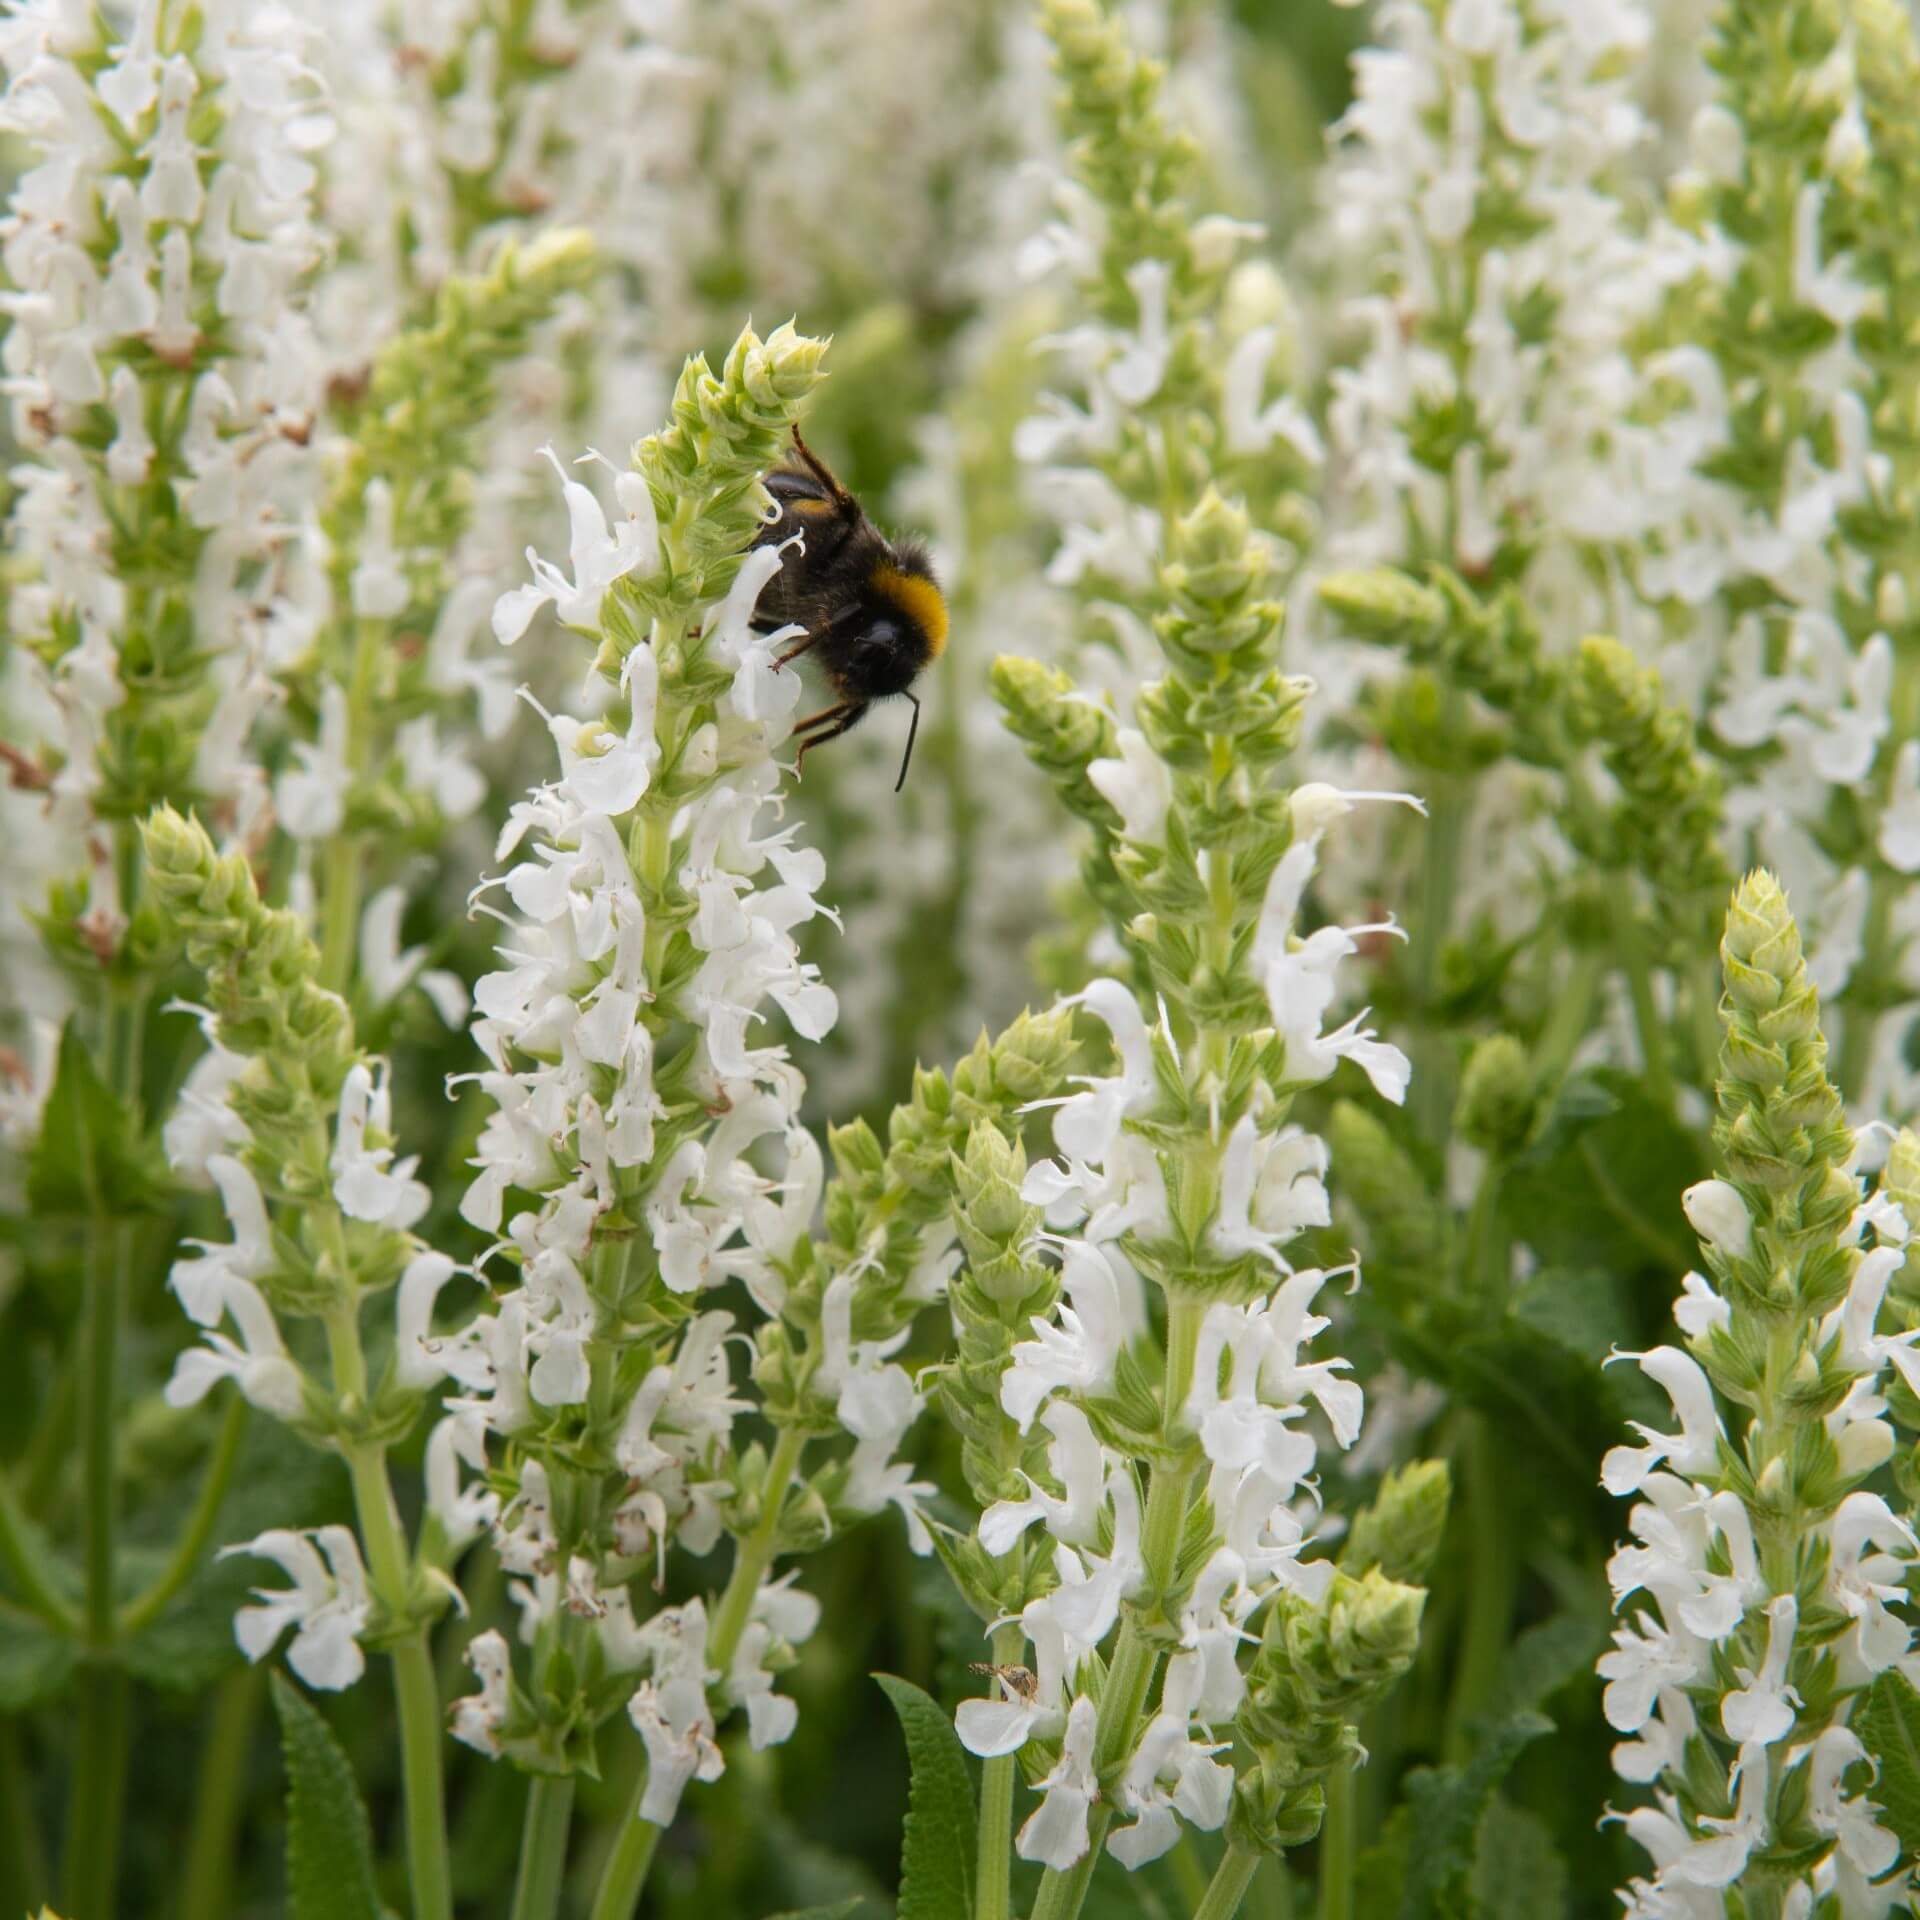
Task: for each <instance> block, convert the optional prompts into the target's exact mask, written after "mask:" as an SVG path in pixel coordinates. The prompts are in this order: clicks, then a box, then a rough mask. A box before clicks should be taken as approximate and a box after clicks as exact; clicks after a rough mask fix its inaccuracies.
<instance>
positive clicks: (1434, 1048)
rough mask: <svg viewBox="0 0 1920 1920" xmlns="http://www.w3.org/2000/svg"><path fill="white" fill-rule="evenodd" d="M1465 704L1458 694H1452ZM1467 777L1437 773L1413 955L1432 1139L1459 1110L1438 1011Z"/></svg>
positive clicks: (1416, 1100) (1420, 1082) (1422, 1116)
mask: <svg viewBox="0 0 1920 1920" xmlns="http://www.w3.org/2000/svg"><path fill="white" fill-rule="evenodd" d="M1448 700H1449V706H1450V709H1452V710H1459V709H1460V708H1461V704H1462V703H1461V702H1460V699H1459V696H1458V695H1457V694H1450V695H1449V696H1448ZM1466 818H1467V795H1466V785H1465V782H1464V781H1463V780H1462V779H1461V778H1460V777H1459V776H1458V775H1455V774H1439V775H1436V776H1435V778H1434V782H1433V812H1432V817H1431V821H1430V824H1429V825H1428V828H1427V857H1426V860H1425V862H1424V863H1423V864H1422V866H1421V869H1420V906H1419V914H1420V918H1419V923H1418V924H1417V925H1416V926H1415V927H1414V929H1413V951H1412V954H1411V956H1410V960H1411V964H1412V972H1413V985H1414V997H1415V1001H1416V1004H1417V1005H1418V1007H1419V1009H1420V1026H1419V1029H1418V1030H1417V1032H1416V1034H1415V1036H1414V1038H1415V1049H1416V1052H1417V1053H1418V1055H1419V1059H1418V1061H1417V1062H1416V1065H1417V1071H1416V1072H1415V1074H1414V1076H1413V1096H1412V1097H1413V1105H1414V1112H1415V1116H1416V1118H1417V1119H1418V1120H1419V1122H1420V1129H1421V1131H1422V1133H1423V1134H1425V1135H1426V1137H1427V1138H1428V1139H1430V1140H1443V1139H1444V1138H1445V1137H1446V1132H1447V1120H1448V1116H1449V1115H1450V1113H1451V1112H1452V1110H1453V1085H1452V1081H1453V1075H1452V1071H1451V1065H1450V1061H1451V1046H1452V1042H1451V1039H1450V1037H1449V1036H1448V1035H1447V1034H1446V1033H1444V1032H1442V1031H1441V1030H1440V1026H1439V1022H1438V1019H1437V1018H1436V1014H1435V1003H1436V1001H1437V1000H1438V998H1439V985H1440V955H1441V953H1442V951H1443V950H1444V949H1445V947H1446V944H1447V933H1448V929H1449V928H1450V927H1451V925H1452V923H1453V896H1454V893H1455V891H1456V890H1457V887H1458V883H1459V873H1460V839H1461V834H1462V832H1463V831H1464V829H1465V826H1466Z"/></svg>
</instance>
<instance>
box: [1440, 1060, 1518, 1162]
mask: <svg viewBox="0 0 1920 1920" xmlns="http://www.w3.org/2000/svg"><path fill="white" fill-rule="evenodd" d="M1534 1115H1535V1100H1534V1087H1533V1068H1532V1065H1531V1063H1530V1062H1529V1061H1528V1059H1527V1050H1526V1048H1525V1047H1523V1046H1522V1045H1521V1044H1520V1042H1519V1041H1518V1040H1516V1039H1515V1038H1514V1037H1513V1035H1512V1034H1510V1033H1496V1034H1494V1035H1492V1036H1491V1038H1489V1039H1486V1040H1482V1041H1481V1042H1480V1044H1479V1045H1478V1046H1477V1047H1475V1048H1474V1050H1473V1055H1472V1057H1471V1058H1470V1059H1469V1060H1468V1062H1467V1070H1466V1072H1465V1073H1464V1074H1463V1075H1462V1076H1461V1080H1460V1098H1459V1101H1458V1103H1457V1104H1456V1106H1455V1108H1454V1125H1455V1126H1456V1127H1457V1128H1458V1129H1459V1132H1460V1135H1461V1137H1462V1138H1463V1139H1464V1140H1466V1141H1467V1142H1468V1144H1469V1145H1471V1146H1475V1147H1478V1148H1479V1149H1480V1150H1481V1151H1482V1152H1483V1153H1493V1154H1509V1153H1513V1152H1516V1151H1517V1150H1518V1149H1519V1148H1520V1147H1522V1146H1523V1145H1525V1143H1526V1139H1527V1136H1528V1134H1530V1133H1531V1132H1532V1131H1533V1123H1534Z"/></svg>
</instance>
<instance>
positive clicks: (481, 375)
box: [321, 230, 599, 617]
mask: <svg viewBox="0 0 1920 1920" xmlns="http://www.w3.org/2000/svg"><path fill="white" fill-rule="evenodd" d="M598 265H599V262H598V258H597V255H596V253H595V249H594V244H593V239H592V236H591V235H589V234H585V233H580V232H575V231H570V230H561V231H559V232H554V233H546V234H542V235H541V236H540V237H539V238H538V239H536V240H534V241H533V242H532V243H531V244H529V245H526V246H521V245H519V244H518V243H517V242H515V241H513V240H508V241H506V242H505V243H504V244H503V245H502V246H501V247H500V249H499V251H498V253H497V254H496V255H495V257H494V259H493V260H492V261H491V262H490V264H489V265H488V266H487V267H486V269H485V270H484V271H483V272H479V273H473V274H461V275H457V276H456V277H454V278H453V279H451V280H448V281H446V282H445V283H444V284H443V285H442V286H441V287H440V289H439V291H438V292H437V293H436V294H435V296H434V301H433V311H432V314H431V317H430V318H428V319H427V320H425V321H423V322H422V323H421V324H420V325H419V326H416V327H409V328H407V329H406V330H405V331H404V332H402V333H399V334H396V335H395V336H394V337H393V338H392V339H390V340H388V341H387V342H386V343H385V344H384V345H383V346H382V347H381V348H380V350H379V351H378V353H376V354H375V355H374V359H373V365H372V368H371V370H370V371H369V374H368V376H367V385H366V389H365V392H364V394H362V395H361V396H359V397H358V398H357V399H355V400H354V401H353V402H352V403H351V405H350V407H349V409H348V411H347V414H346V418H345V420H344V421H343V423H342V424H343V425H344V427H345V429H346V432H347V434H348V436H349V438H348V442H347V447H346V451H345V457H344V459H343V460H342V461H341V463H340V465H339V467H338V469H337V470H336V472H335V473H334V475H333V479H332V483H331V485H330V486H329V488H328V492H327V501H326V505H325V508H324V509H323V512H322V517H321V526H322V529H323V531H324V532H325V533H326V536H327V540H328V544H329V546H330V548H331V571H332V578H333V585H334V595H335V601H336V604H337V605H339V606H342V607H344V606H346V605H347V603H348V601H349V599H350V598H351V592H352V588H351V577H352V573H353V569H354V566H355V564H356V562H357V560H358V557H359V555H360V551H361V544H362V540H363V538H364V535H365V533H366V528H367V488H368V486H369V485H370V484H371V483H373V482H375V481H384V482H385V483H386V485H387V486H388V487H389V488H390V489H391V490H392V523H391V529H390V532H391V539H392V544H393V547H394V550H395V552H396V554H397V555H398V556H399V557H400V559H401V561H402V562H403V564H404V565H405V566H406V568H407V572H408V585H409V588H410V590H411V596H412V602H413V605H414V606H415V607H416V608H419V609H421V610H423V617H430V610H431V609H432V608H433V607H434V606H435V605H437V603H438V602H439V601H440V600H441V599H443V598H444V597H445V595H446V592H447V590H448V588H449V586H450V585H451V584H452V577H451V576H452V568H453V559H454V548H455V547H456V546H457V545H458V543H459V540H460V536H461V535H462V534H463V533H464V532H465V531H466V528H467V524H468V522H469V520H470V519H471V517H472V511H473V470H474V466H475V462H476V459H477V457H478V455H479V453H480V450H481V446H480V443H481V437H482V435H483V434H484V432H485V430H486V427H487V424H488V422H489V420H490V419H491V417H492V415H493V411H494V407H495V404H496V398H497V389H498V382H499V377H500V375H501V373H502V372H503V371H504V370H505V369H506V368H507V367H508V366H509V365H511V364H512V362H514V361H515V360H517V359H519V358H520V357H521V355H522V354H524V353H525V352H526V350H527V347H528V344H529V342H530V340H531V338H532V336H533V333H534V331H535V330H536V329H537V328H538V327H540V326H541V325H542V324H543V323H544V322H546V321H547V320H549V319H550V318H552V316H553V314H554V312H555V310H556V309H557V308H558V307H559V305H560V303H561V302H562V301H563V300H564V299H565V298H566V297H567V296H568V295H569V294H573V293H578V292H581V291H584V290H585V289H587V288H588V287H590V286H591V285H592V284H593V279H594V275H595V273H596V271H597V269H598Z"/></svg>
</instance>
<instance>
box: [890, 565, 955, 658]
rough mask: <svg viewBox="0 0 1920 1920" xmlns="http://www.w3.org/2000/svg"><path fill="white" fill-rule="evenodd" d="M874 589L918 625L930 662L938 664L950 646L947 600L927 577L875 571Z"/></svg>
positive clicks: (915, 574) (891, 569) (895, 570)
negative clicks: (924, 640) (923, 635)
mask: <svg viewBox="0 0 1920 1920" xmlns="http://www.w3.org/2000/svg"><path fill="white" fill-rule="evenodd" d="M873 589H874V591H875V592H876V593H878V594H881V595H884V596H885V598H887V599H889V600H891V601H892V602H893V604H894V605H895V606H896V607H898V608H899V609H900V611H901V612H902V613H904V614H905V615H906V616H907V617H908V618H909V619H910V620H912V621H914V622H915V623H916V624H917V625H918V626H919V627H920V629H921V631H922V632H924V633H925V634H926V636H927V658H928V659H929V660H938V659H939V658H940V656H941V654H942V653H943V652H945V650H946V645H947V601H946V596H945V595H944V594H943V593H942V592H941V591H940V589H939V588H938V587H937V586H935V585H934V583H933V582H932V581H931V580H929V579H928V578H927V577H926V576H925V575H924V574H919V573H902V572H901V571H900V569H899V568H898V567H875V568H874V570H873Z"/></svg>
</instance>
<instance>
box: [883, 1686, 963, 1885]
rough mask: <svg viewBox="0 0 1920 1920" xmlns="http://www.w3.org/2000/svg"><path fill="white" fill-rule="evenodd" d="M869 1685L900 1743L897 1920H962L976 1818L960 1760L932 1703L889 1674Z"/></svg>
mask: <svg viewBox="0 0 1920 1920" xmlns="http://www.w3.org/2000/svg"><path fill="white" fill-rule="evenodd" d="M873 1677H874V1678H875V1679H876V1680H877V1681H879V1683H880V1685H881V1687H882V1688H883V1689H884V1690H885V1692H886V1696H887V1698H888V1699H889V1700H891V1701H892V1702H893V1710H894V1712H895V1713H897V1714H898V1715H899V1716H900V1731H901V1732H902V1733H904V1734H905V1735H906V1737H907V1764H908V1768H909V1777H908V1784H907V1826H906V1838H905V1841H904V1844H903V1845H902V1847H901V1852H900V1907H899V1915H898V1920H970V1916H971V1915H972V1913H973V1862H974V1854H975V1852H976V1850H977V1847H978V1837H977V1836H978V1828H979V1816H978V1814H977V1813H976V1812H975V1810H974V1801H973V1779H972V1776H971V1775H970V1774H969V1773H968V1772H967V1759H966V1753H965V1751H964V1750H963V1749H962V1747H961V1745H960V1741H959V1737H958V1736H957V1735H956V1734H955V1733H954V1730H953V1722H952V1720H951V1719H949V1718H948V1716H947V1714H946V1713H945V1711H944V1710H943V1709H942V1708H941V1706H940V1704H939V1702H938V1701H936V1700H935V1699H934V1698H933V1697H932V1695H930V1694H928V1693H924V1692H923V1691H922V1690H921V1689H920V1688H918V1687H916V1686H915V1685H914V1684H913V1682H912V1681H911V1680H902V1679H899V1678H898V1677H897V1676H896V1675H894V1674H891V1673H876V1674H875V1675H874V1676H873Z"/></svg>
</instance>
